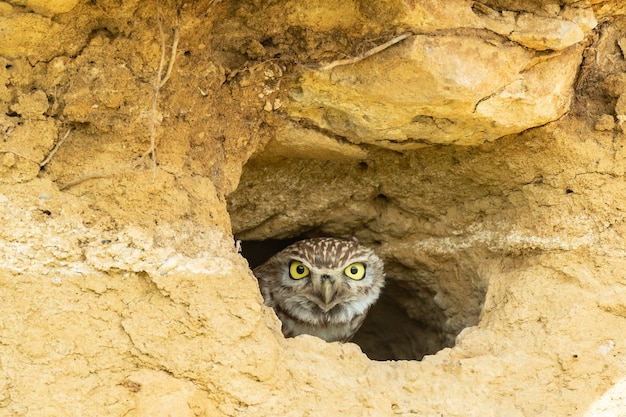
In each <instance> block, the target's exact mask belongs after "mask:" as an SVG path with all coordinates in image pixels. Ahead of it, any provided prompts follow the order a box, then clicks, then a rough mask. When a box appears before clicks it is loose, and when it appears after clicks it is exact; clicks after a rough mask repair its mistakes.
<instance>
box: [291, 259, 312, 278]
mask: <svg viewBox="0 0 626 417" xmlns="http://www.w3.org/2000/svg"><path fill="white" fill-rule="evenodd" d="M308 276H309V268H308V267H307V266H306V265H305V264H303V263H302V262H300V261H291V263H290V264H289V277H290V278H291V279H302V278H305V277H308Z"/></svg>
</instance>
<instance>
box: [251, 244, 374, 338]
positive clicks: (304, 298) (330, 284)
mask: <svg viewBox="0 0 626 417" xmlns="http://www.w3.org/2000/svg"><path fill="white" fill-rule="evenodd" d="M254 274H255V275H256V276H257V278H259V284H260V287H261V291H262V293H263V297H264V299H265V301H266V304H267V305H269V306H271V307H274V309H275V310H276V311H277V313H279V317H280V316H281V314H280V313H282V314H283V315H285V316H287V317H288V318H296V319H298V320H300V321H302V322H306V323H308V324H310V325H312V326H324V325H332V324H333V323H348V322H350V321H352V320H353V319H354V318H355V317H357V316H363V318H364V315H365V314H366V313H367V311H368V310H369V308H370V307H371V305H372V304H373V303H374V302H375V301H376V300H377V299H378V296H379V295H380V290H381V288H382V287H383V285H384V272H383V263H382V261H381V260H380V258H378V256H376V254H375V253H374V252H373V251H372V250H371V249H369V248H366V247H364V246H361V245H359V244H358V243H357V242H354V241H352V240H342V239H335V238H317V239H308V240H304V241H300V242H296V243H294V244H293V245H291V246H289V247H287V248H286V249H284V250H283V251H282V252H279V253H278V254H276V255H274V257H272V258H271V259H270V260H268V261H267V262H266V263H265V264H263V265H261V266H260V267H258V268H257V269H255V271H254ZM283 323H284V321H283ZM307 333H311V332H307Z"/></svg>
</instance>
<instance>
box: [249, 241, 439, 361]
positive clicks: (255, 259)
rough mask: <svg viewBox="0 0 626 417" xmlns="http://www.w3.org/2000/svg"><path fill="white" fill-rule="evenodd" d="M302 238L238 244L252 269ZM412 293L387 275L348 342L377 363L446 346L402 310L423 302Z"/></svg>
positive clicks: (416, 357)
mask: <svg viewBox="0 0 626 417" xmlns="http://www.w3.org/2000/svg"><path fill="white" fill-rule="evenodd" d="M305 238H306V237H302V236H301V237H297V238H292V239H284V240H279V239H268V240H264V241H250V240H249V241H242V242H241V255H242V256H243V257H244V258H246V260H247V261H248V264H249V265H250V268H251V269H254V268H256V267H257V266H259V265H261V264H263V263H264V262H265V261H267V260H268V259H269V258H271V257H272V256H273V255H275V254H276V253H278V252H280V251H281V250H283V249H284V248H286V247H287V246H289V245H290V244H292V243H294V242H297V241H298V240H301V239H305ZM407 272H408V271H407ZM414 292H415V291H411V290H410V289H408V288H406V287H404V286H402V285H401V284H399V283H398V282H397V281H394V280H393V277H390V276H389V274H388V276H387V282H386V284H385V288H384V289H383V292H382V294H381V296H380V298H379V299H378V301H377V302H376V303H375V304H374V305H373V306H372V308H371V309H370V311H369V313H368V315H367V317H366V319H365V321H364V323H363V326H361V328H360V329H359V331H358V332H357V333H356V335H355V336H354V338H353V339H352V342H353V343H356V344H357V345H359V347H360V348H361V350H362V351H363V353H365V354H366V355H367V357H368V358H370V359H373V360H381V361H384V360H421V359H422V358H423V357H424V356H425V355H429V354H433V353H436V352H437V351H439V350H441V349H443V348H445V347H449V346H448V344H447V343H446V339H445V337H443V336H442V332H440V331H438V329H437V328H436V326H434V325H429V324H428V323H426V322H425V321H420V320H416V319H414V318H411V317H410V316H409V315H408V314H407V312H406V310H405V308H403V307H402V304H401V302H402V303H406V302H407V296H408V297H409V298H411V299H412V300H414V301H411V302H415V303H421V302H422V301H423V300H421V298H423V295H422V294H420V295H419V296H418V294H417V293H414ZM412 293H413V294H412Z"/></svg>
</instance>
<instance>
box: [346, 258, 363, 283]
mask: <svg viewBox="0 0 626 417" xmlns="http://www.w3.org/2000/svg"><path fill="white" fill-rule="evenodd" d="M343 273H344V274H346V275H347V276H348V278H351V279H353V280H355V281H359V280H362V279H363V277H364V276H365V265H364V264H362V263H361V262H355V263H353V264H350V265H348V267H347V268H346V269H344V270H343Z"/></svg>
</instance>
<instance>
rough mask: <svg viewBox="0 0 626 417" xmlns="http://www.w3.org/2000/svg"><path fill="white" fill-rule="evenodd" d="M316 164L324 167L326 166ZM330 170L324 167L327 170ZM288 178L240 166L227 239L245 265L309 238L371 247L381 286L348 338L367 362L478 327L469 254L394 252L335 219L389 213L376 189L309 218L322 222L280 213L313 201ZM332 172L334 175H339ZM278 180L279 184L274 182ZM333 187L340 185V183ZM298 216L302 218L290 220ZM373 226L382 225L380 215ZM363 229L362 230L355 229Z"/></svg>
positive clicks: (481, 291) (450, 340)
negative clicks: (351, 239) (287, 205)
mask: <svg viewBox="0 0 626 417" xmlns="http://www.w3.org/2000/svg"><path fill="white" fill-rule="evenodd" d="M300 164H302V163H301V162H300ZM324 168H326V169H328V168H329V165H328V164H326V165H324ZM330 168H331V169H329V170H328V171H325V172H332V168H333V167H332V166H330ZM362 171H363V168H362V166H360V165H358V164H356V165H355V166H354V172H362ZM294 175H297V174H294V172H293V171H290V172H287V173H285V172H277V173H272V171H271V169H269V170H268V169H266V168H265V167H259V166H256V167H255V166H254V165H253V166H252V167H251V168H250V167H249V166H246V167H245V168H244V172H243V175H242V180H241V182H240V185H239V188H238V189H237V190H236V191H235V192H234V193H232V194H231V195H230V196H229V212H230V216H231V221H232V223H233V231H234V233H235V237H236V238H238V239H241V250H242V256H244V257H245V258H246V259H247V261H248V263H249V265H250V268H251V269H254V268H255V267H257V266H258V265H261V264H262V263H263V262H265V261H266V260H267V259H269V258H270V257H271V256H273V255H274V254H276V253H278V252H279V251H280V250H282V249H284V248H285V247H287V246H288V245H290V244H291V243H293V242H295V241H297V240H301V239H305V238H311V237H321V236H334V237H346V236H347V235H352V236H356V237H358V238H359V241H360V243H361V244H364V245H366V246H369V247H370V248H372V249H374V250H375V251H376V252H377V253H378V255H379V256H380V257H381V258H382V259H383V261H384V263H385V272H386V276H387V279H386V285H385V288H384V290H383V292H382V294H381V296H380V298H379V300H378V302H377V303H376V304H375V305H374V306H373V307H372V308H371V310H370V312H369V314H368V316H367V318H366V320H365V322H364V324H363V326H362V327H361V329H360V330H359V331H358V333H357V334H356V335H355V337H354V338H353V339H352V342H353V343H356V344H358V345H359V346H360V348H361V350H362V351H363V352H364V353H365V354H366V355H367V356H368V357H369V358H370V359H372V360H421V359H422V358H423V357H424V356H425V355H430V354H434V353H436V352H438V351H439V350H441V349H444V348H447V347H453V346H454V344H455V339H456V337H457V335H458V334H459V333H460V332H461V331H462V330H463V329H464V328H466V327H469V326H473V325H476V324H478V321H479V316H480V313H481V311H482V306H483V301H484V297H485V287H484V285H483V284H481V283H482V282H484V281H483V280H482V279H481V277H480V276H479V274H478V272H476V270H477V269H479V268H474V265H473V264H472V262H473V261H472V259H477V257H472V256H468V254H467V253H454V252H452V253H446V254H436V253H427V254H425V255H419V253H420V252H421V251H420V250H419V249H416V250H415V251H412V250H410V251H408V252H407V251H405V252H404V253H396V252H395V251H394V249H393V248H390V247H389V245H387V247H385V243H384V242H388V241H389V239H384V237H383V238H381V239H380V241H378V240H377V239H375V238H374V239H372V236H374V237H375V236H376V235H377V234H379V235H384V234H385V228H384V227H383V228H381V230H380V231H372V226H371V224H367V223H366V222H364V223H363V224H359V223H357V222H355V220H354V218H352V220H350V221H349V222H346V223H342V221H343V220H342V219H349V218H350V213H360V212H361V211H362V212H363V213H370V214H371V213H373V212H376V213H375V214H373V215H368V216H370V217H372V216H374V217H376V216H378V217H384V216H387V215H388V216H392V215H395V214H393V213H396V212H397V210H398V209H397V207H392V206H393V205H394V198H393V197H388V196H386V195H384V194H381V193H379V192H373V193H372V194H371V196H369V197H367V198H362V200H359V201H358V202H356V203H355V202H354V201H351V203H350V204H351V206H350V207H349V213H348V212H346V211H344V210H346V209H345V207H344V208H339V207H338V208H336V209H333V210H332V211H329V212H324V211H323V210H322V211H321V212H320V211H319V210H318V211H317V219H324V220H323V221H324V222H325V223H324V224H319V220H315V219H311V218H310V217H307V214H306V213H305V214H299V213H301V211H298V210H296V209H295V208H294V209H293V210H295V211H293V213H291V212H290V213H288V212H286V211H284V210H285V209H284V208H283V207H284V206H283V204H284V202H293V205H297V204H298V203H297V202H298V201H303V200H305V199H304V198H303V197H302V195H305V196H306V197H307V198H311V199H314V198H315V194H316V192H317V191H316V190H314V189H312V188H310V187H309V188H307V189H306V192H304V193H303V191H302V190H303V188H305V187H302V183H301V182H300V181H301V180H302V179H301V178H297V177H294ZM320 175H322V174H320ZM329 175H331V174H329ZM337 175H338V176H339V177H341V173H339V174H337ZM285 178H287V179H285ZM281 181H283V183H282V184H280V185H279V186H276V187H275V186H274V184H275V183H279V182H281ZM302 181H304V180H302ZM330 181H331V180H330V179H325V178H319V182H320V187H322V188H323V187H328V184H329V182H330ZM268 184H271V185H268ZM336 186H338V187H341V184H336ZM344 188H346V187H344ZM294 190H295V191H294ZM277 193H282V194H277ZM298 193H300V194H298ZM268 204H269V207H270V208H268ZM359 204H362V206H363V207H359ZM272 205H274V207H271V206H272ZM305 206H306V204H304V205H303V206H302V207H305ZM303 210H304V211H306V208H305V209H303ZM316 210H317V209H316ZM266 212H267V213H268V214H266ZM396 214H397V213H396ZM299 215H301V216H302V218H298V216H299ZM408 215H410V214H407V213H404V214H403V216H408ZM357 217H358V216H357ZM405 220H406V221H409V220H407V219H405ZM307 221H308V222H309V223H308V224H306V222H307ZM381 224H386V223H385V222H384V219H383V220H382V223H381ZM366 229H367V232H361V233H360V232H359V231H363V230H366ZM359 234H361V236H359ZM259 235H262V236H264V237H267V238H266V239H264V240H259V239H257V238H256V236H259ZM363 236H365V239H362V237H363ZM401 240H402V239H401ZM381 241H383V243H381ZM403 243H406V242H403ZM409 243H410V242H409ZM417 243H419V242H417ZM405 255H406V257H405Z"/></svg>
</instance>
